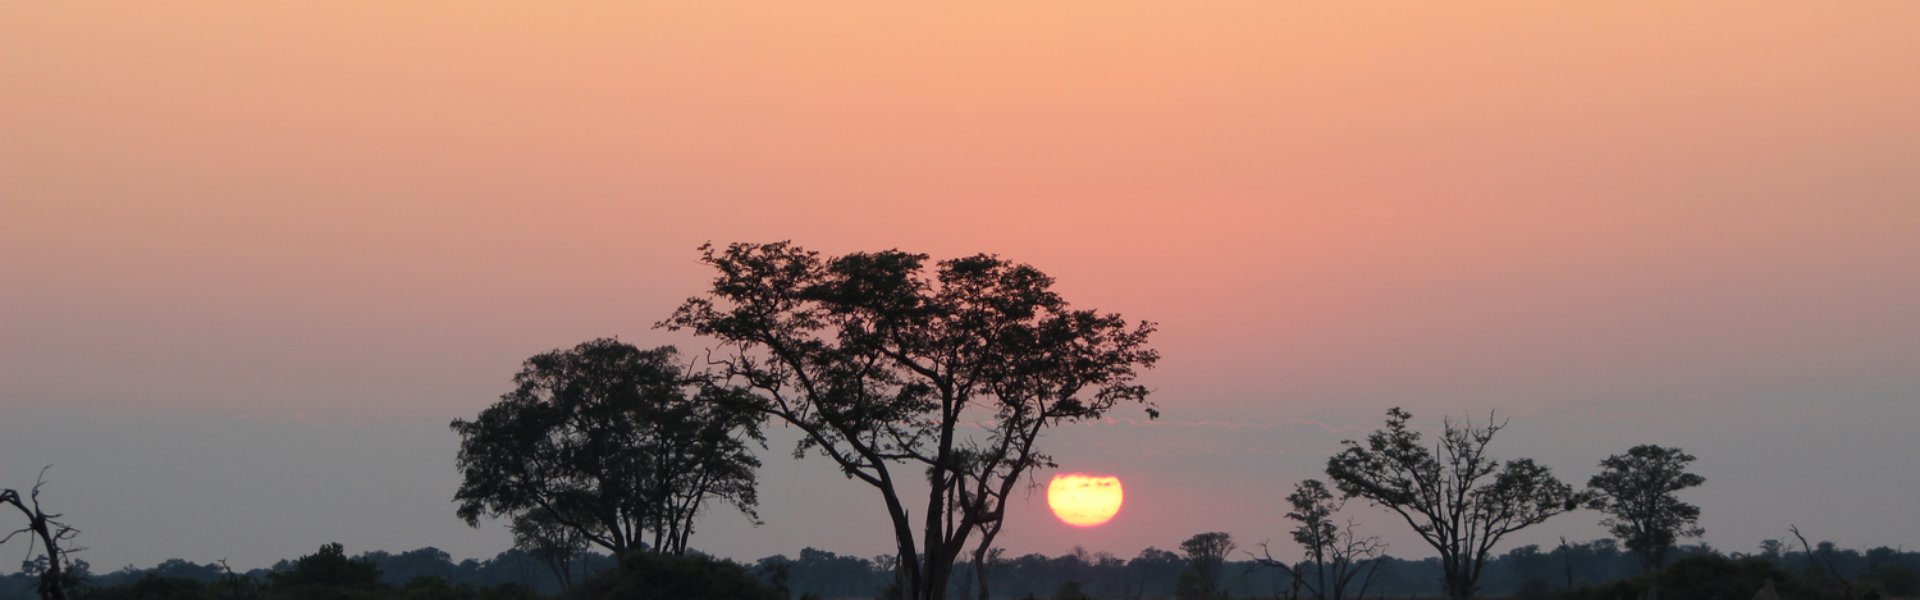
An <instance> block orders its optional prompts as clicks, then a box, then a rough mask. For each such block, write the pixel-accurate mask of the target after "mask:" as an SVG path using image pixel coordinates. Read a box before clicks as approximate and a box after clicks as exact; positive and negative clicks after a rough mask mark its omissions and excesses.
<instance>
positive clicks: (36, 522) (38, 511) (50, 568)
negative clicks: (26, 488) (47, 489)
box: [0, 465, 84, 600]
mask: <svg viewBox="0 0 1920 600" xmlns="http://www.w3.org/2000/svg"><path fill="white" fill-rule="evenodd" d="M51 468H53V465H47V466H45V467H41V468H40V477H39V478H38V479H35V480H34V482H33V490H32V491H30V492H28V493H27V495H26V496H25V497H24V498H23V497H22V496H21V495H20V492H19V491H17V490H12V489H7V490H0V504H6V505H11V506H13V507H14V508H16V509H19V511H20V514H21V515H24V516H26V518H27V526H26V527H23V528H20V529H17V530H14V531H12V532H10V533H8V534H7V536H6V537H4V538H0V544H5V543H7V542H8V541H10V540H12V539H13V537H14V536H16V535H20V534H23V533H24V534H28V537H27V544H28V552H29V553H31V552H32V545H33V544H34V543H36V542H37V543H39V544H40V545H42V546H45V547H46V549H47V570H45V571H42V572H41V573H40V590H39V591H40V597H41V598H43V599H48V600H66V598H67V588H68V587H69V586H70V584H71V582H69V581H67V566H68V559H67V555H68V554H70V553H73V552H79V551H81V550H84V548H79V547H63V546H65V545H66V544H67V542H68V541H70V540H72V539H73V538H75V537H78V536H79V535H80V530H78V529H74V528H73V526H71V525H68V524H66V523H65V522H63V521H59V520H57V519H59V518H60V515H58V514H48V513H47V511H46V510H44V509H42V508H41V507H40V488H41V487H42V486H45V485H46V484H47V469H51Z"/></svg>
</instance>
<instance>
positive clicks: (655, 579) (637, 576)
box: [566, 552, 1744, 600]
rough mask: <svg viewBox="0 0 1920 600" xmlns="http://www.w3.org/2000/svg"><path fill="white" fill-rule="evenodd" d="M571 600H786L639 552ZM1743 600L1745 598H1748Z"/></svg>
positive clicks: (713, 571) (747, 579)
mask: <svg viewBox="0 0 1920 600" xmlns="http://www.w3.org/2000/svg"><path fill="white" fill-rule="evenodd" d="M566 598H569V599H571V600H603V599H604V600H612V599H616V598H617V599H620V600H681V599H684V598H706V599H710V600H784V598H783V597H782V596H781V595H780V593H779V592H777V591H775V590H774V589H773V587H771V586H768V585H767V584H765V583H762V582H761V581H760V579H759V578H757V577H754V576H753V574H752V573H751V572H748V571H747V568H746V567H744V566H741V565H740V564H738V563H735V562H733V561H729V560H715V559H713V558H710V557H705V556H669V555H662V554H655V553H652V552H634V553H631V554H628V555H627V556H626V558H625V559H624V560H621V561H620V566H619V567H616V568H613V569H608V570H606V571H603V572H601V573H599V574H597V575H594V576H593V577H592V578H590V579H588V580H587V581H586V582H585V583H582V584H580V586H579V587H577V588H575V589H574V590H573V592H571V593H569V594H567V595H566ZM1743 600H1744V599H1743Z"/></svg>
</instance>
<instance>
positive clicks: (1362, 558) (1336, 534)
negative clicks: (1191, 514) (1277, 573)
mask: <svg viewBox="0 0 1920 600" xmlns="http://www.w3.org/2000/svg"><path fill="white" fill-rule="evenodd" d="M1287 503H1288V505H1289V506H1290V507H1291V508H1292V510H1290V511H1289V512H1287V519H1289V520H1292V521H1294V522H1296V523H1299V525H1298V526H1296V527H1295V528H1294V530H1293V541H1294V542H1297V543H1299V544H1300V547H1301V548H1302V549H1303V550H1304V551H1305V553H1306V557H1305V560H1302V561H1300V562H1298V563H1293V564H1289V563H1286V562H1283V561H1280V560H1277V559H1275V558H1273V554H1272V552H1271V550H1270V549H1269V548H1268V546H1267V544H1265V543H1262V544H1260V556H1259V557H1256V559H1255V560H1256V562H1258V563H1259V564H1260V565H1261V566H1265V567H1273V568H1277V569H1280V570H1282V571H1285V572H1286V573H1287V574H1288V575H1290V576H1292V578H1293V581H1294V587H1295V588H1305V589H1306V590H1307V592H1308V593H1310V594H1312V595H1313V597H1314V598H1318V599H1320V600H1345V599H1346V598H1349V597H1351V598H1356V599H1357V598H1365V597H1366V596H1367V588H1368V587H1370V586H1371V585H1372V584H1373V577H1374V575H1375V574H1376V573H1377V572H1378V571H1379V568H1380V561H1379V558H1380V556H1381V555H1382V554H1384V553H1385V552H1386V549H1387V545H1386V543H1384V542H1381V541H1380V538H1379V537H1378V536H1361V535H1360V534H1359V525H1360V523H1359V521H1357V520H1355V519H1353V518H1352V517H1348V518H1347V520H1346V522H1345V523H1344V524H1342V523H1338V522H1335V521H1334V519H1333V517H1334V515H1335V514H1337V513H1339V512H1340V509H1341V508H1344V507H1345V506H1346V501H1345V500H1344V499H1341V498H1338V497H1335V496H1334V494H1333V492H1332V491H1331V490H1329V489H1327V486H1326V484H1324V483H1321V482H1320V480H1318V479H1308V480H1305V481H1301V482H1300V483H1298V484H1296V485H1294V488H1293V493H1292V494H1290V495H1288V496H1287ZM1356 579H1357V580H1358V581H1357V582H1356ZM1356 583H1357V584H1358V587H1357V588H1355V587H1354V585H1355V584H1356ZM1349 591H1351V592H1353V594H1352V596H1348V592H1349Z"/></svg>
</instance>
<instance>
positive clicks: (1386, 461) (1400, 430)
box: [1327, 407, 1584, 600]
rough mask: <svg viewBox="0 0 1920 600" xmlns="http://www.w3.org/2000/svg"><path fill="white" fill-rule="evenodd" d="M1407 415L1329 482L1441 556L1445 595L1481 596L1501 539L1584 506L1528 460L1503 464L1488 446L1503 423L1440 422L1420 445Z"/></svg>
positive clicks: (1334, 469) (1332, 461)
mask: <svg viewBox="0 0 1920 600" xmlns="http://www.w3.org/2000/svg"><path fill="white" fill-rule="evenodd" d="M1411 417H1412V415H1411V414H1408V413H1407V412H1406V411H1404V410H1401V409H1400V408H1399V407H1394V408H1392V409H1389V410H1388V411H1387V423H1386V428H1385V429H1382V430H1379V431H1375V432H1373V433H1372V434H1370V435H1368V436H1367V440H1366V442H1365V443H1361V442H1357V441H1354V440H1346V441H1343V442H1341V443H1342V444H1343V445H1345V446H1346V449H1345V450H1343V451H1341V452H1340V453H1339V454H1336V455H1334V456H1333V457H1332V458H1329V459H1327V476H1328V477H1330V478H1332V479H1333V482H1334V484H1335V485H1336V486H1338V487H1339V488H1340V491H1341V492H1342V493H1344V494H1345V495H1346V497H1349V498H1352V497H1360V498H1365V499H1367V500H1368V501H1370V502H1372V503H1374V504H1376V505H1380V506H1384V507H1386V508H1387V509H1389V510H1391V511H1393V512H1394V513H1396V514H1398V515H1400V517H1401V518H1403V519H1405V520H1406V522H1407V525H1409V526H1411V527H1413V530H1414V532H1415V533H1418V534H1420V538H1421V539H1423V540H1425V541H1426V542H1427V544H1428V545H1431V546H1433V549H1434V550H1435V551H1437V552H1439V554H1440V566H1441V570H1442V572H1443V574H1444V580H1445V587H1446V594H1447V597H1449V598H1454V599H1455V600H1463V599H1466V598H1471V597H1473V594H1474V592H1475V591H1477V590H1478V589H1479V581H1480V575H1481V571H1482V570H1483V569H1484V568H1485V567H1486V564H1487V558H1488V556H1489V554H1490V553H1492V551H1493V547H1494V545H1495V544H1497V543H1499V541H1500V538H1502V537H1504V536H1506V535H1507V534H1509V533H1513V532H1515V531H1519V530H1521V529H1524V528H1527V527H1530V526H1533V525H1536V524H1539V523H1541V522H1543V521H1546V520H1547V519H1548V518H1549V517H1552V516H1554V515H1558V514H1561V513H1564V512H1567V511H1570V510H1573V509H1574V508H1576V507H1578V506H1579V505H1580V502H1581V501H1582V500H1583V499H1584V496H1583V495H1582V494H1577V493H1575V492H1574V491H1573V488H1572V487H1571V486H1568V485H1567V484H1565V483H1562V482H1561V481H1560V480H1559V479H1556V478H1554V476H1553V473H1552V472H1550V471H1549V470H1548V469H1547V467H1545V466H1542V465H1539V464H1535V463H1534V462H1533V461H1532V460H1530V459H1524V458H1523V459H1518V460H1509V461H1506V462H1504V463H1502V462H1499V461H1496V460H1494V459H1492V458H1490V457H1488V456H1487V453H1486V449H1487V444H1488V443H1489V442H1491V441H1493V436H1494V434H1496V433H1498V432H1499V431H1500V430H1501V429H1503V428H1505V426H1506V425H1505V422H1504V421H1503V422H1500V423H1493V422H1489V423H1487V424H1486V425H1485V426H1475V425H1474V424H1473V422H1472V421H1470V420H1469V421H1467V422H1464V423H1456V422H1454V421H1453V420H1452V419H1447V420H1445V421H1444V425H1443V430H1442V432H1441V434H1440V439H1439V440H1437V441H1436V442H1435V443H1434V445H1433V446H1432V447H1428V446H1427V445H1425V444H1424V443H1423V442H1422V441H1421V439H1420V437H1421V436H1420V433H1419V432H1416V431H1413V430H1411V429H1408V428H1407V420H1408V419H1409V418H1411Z"/></svg>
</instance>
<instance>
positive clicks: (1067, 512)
mask: <svg viewBox="0 0 1920 600" xmlns="http://www.w3.org/2000/svg"><path fill="white" fill-rule="evenodd" d="M1123 496H1124V494H1123V493H1122V492H1121V490H1120V478H1118V477H1114V476H1111V475H1086V474H1080V473H1068V474H1065V475H1055V476H1053V482H1052V483H1049V484H1047V506H1048V507H1050V508H1052V509H1053V515H1054V516H1056V517H1060V521H1061V522H1063V523H1066V524H1068V525H1072V526H1074V527H1093V526H1095V525H1100V524H1103V523H1106V522H1107V521H1111V520H1113V516H1114V515H1115V514H1118V513H1119V512H1120V503H1121V502H1122V500H1123Z"/></svg>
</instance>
